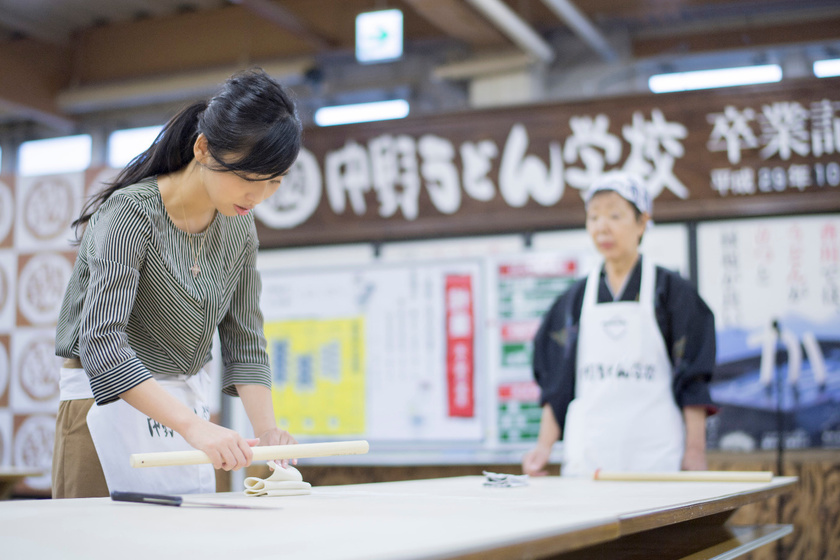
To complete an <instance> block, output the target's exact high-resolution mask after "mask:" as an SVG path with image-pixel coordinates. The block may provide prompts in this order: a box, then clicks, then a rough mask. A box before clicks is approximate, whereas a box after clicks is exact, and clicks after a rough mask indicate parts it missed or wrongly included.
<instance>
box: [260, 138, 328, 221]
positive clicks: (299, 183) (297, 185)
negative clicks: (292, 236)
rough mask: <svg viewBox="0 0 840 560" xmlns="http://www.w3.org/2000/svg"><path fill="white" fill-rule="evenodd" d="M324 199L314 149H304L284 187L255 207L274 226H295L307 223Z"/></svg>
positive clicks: (261, 216) (263, 219) (261, 217)
mask: <svg viewBox="0 0 840 560" xmlns="http://www.w3.org/2000/svg"><path fill="white" fill-rule="evenodd" d="M319 202H321V170H320V168H319V167H318V160H317V159H316V158H315V156H314V155H313V154H312V152H310V151H308V150H305V149H301V151H300V154H299V155H298V158H297V161H295V164H294V165H293V166H292V168H291V169H290V170H289V173H288V174H286V176H285V177H284V178H283V182H282V183H281V184H280V188H278V189H277V192H275V193H274V194H273V195H271V197H270V198H268V199H266V200H265V201H264V202H263V203H262V204H260V205H259V206H257V207H256V208H254V214H255V215H256V217H257V218H259V219H260V221H261V222H262V223H264V224H265V225H266V226H268V227H270V228H273V229H291V228H293V227H295V226H297V225H300V224H302V223H303V222H305V221H306V220H307V219H309V217H310V216H311V215H312V214H313V212H315V209H316V208H318V203H319Z"/></svg>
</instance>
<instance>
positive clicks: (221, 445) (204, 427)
mask: <svg viewBox="0 0 840 560" xmlns="http://www.w3.org/2000/svg"><path fill="white" fill-rule="evenodd" d="M196 419H197V420H198V422H195V423H193V424H191V425H190V426H189V428H187V429H186V430H184V433H183V434H182V435H183V436H184V439H186V440H187V443H189V444H190V445H191V446H193V447H195V448H196V449H200V450H201V451H204V453H206V454H207V456H208V457H210V461H211V462H212V463H213V468H215V469H223V470H226V471H237V470H239V469H242V468H245V467H247V466H250V465H251V460H252V459H253V457H254V452H253V451H251V446H250V445H249V444H248V440H246V439H245V438H243V437H242V436H241V435H239V434H238V433H237V432H235V431H233V430H230V429H228V428H225V427H223V426H219V425H217V424H213V423H212V422H208V421H206V420H202V419H200V418H198V417H196Z"/></svg>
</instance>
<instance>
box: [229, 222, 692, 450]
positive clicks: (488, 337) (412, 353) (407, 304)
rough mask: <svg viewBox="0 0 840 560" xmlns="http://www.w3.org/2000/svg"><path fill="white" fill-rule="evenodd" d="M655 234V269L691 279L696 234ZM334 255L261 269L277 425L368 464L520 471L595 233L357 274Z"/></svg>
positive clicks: (494, 244) (398, 255)
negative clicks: (547, 321)
mask: <svg viewBox="0 0 840 560" xmlns="http://www.w3.org/2000/svg"><path fill="white" fill-rule="evenodd" d="M648 233H649V235H646V239H645V241H644V243H643V246H642V251H643V252H644V254H645V255H647V256H648V258H652V259H653V260H654V261H656V262H659V263H661V264H663V265H665V266H667V267H669V268H673V269H676V270H679V271H684V270H687V269H688V233H687V227H685V226H682V225H662V226H657V227H656V228H654V229H653V230H651V231H650V232H648ZM324 251H327V253H324ZM328 253H329V250H326V249H324V248H313V249H312V258H308V257H307V256H306V250H305V249H295V250H294V252H293V253H290V252H289V250H270V251H262V252H261V253H260V258H259V260H258V268H259V269H260V271H261V273H262V279H263V293H262V300H261V304H262V309H263V313H264V318H265V333H266V340H267V347H268V352H269V358H270V361H271V369H272V376H273V379H272V381H273V387H274V388H273V397H274V407H275V414H276V416H277V419H278V423H279V425H280V426H281V427H283V428H284V429H287V430H288V431H289V432H291V433H292V434H293V435H294V436H295V437H296V438H297V439H298V440H299V441H307V442H309V441H327V440H342V439H366V440H368V441H369V442H370V443H371V453H370V454H368V456H367V457H365V458H364V459H363V460H362V459H360V461H363V462H365V463H368V464H380V463H382V464H388V463H389V462H391V460H392V459H391V458H390V457H388V453H389V452H393V453H398V455H399V457H398V458H399V460H401V461H404V462H406V461H407V462H410V463H412V464H418V463H423V462H435V461H450V462H460V463H469V462H476V461H478V462H480V461H484V462H494V461H500V462H503V461H507V460H511V461H514V462H518V461H519V460H520V459H521V455H522V453H523V452H524V451H525V450H527V449H529V448H530V447H531V446H532V445H533V444H534V442H535V441H536V439H537V435H538V432H539V423H540V417H541V409H540V406H539V398H540V392H539V387H538V386H537V385H536V384H535V383H534V381H533V375H532V373H531V361H532V356H533V344H532V340H533V336H534V334H535V333H536V330H537V328H538V327H539V324H540V322H541V320H542V317H543V315H544V314H545V312H546V311H547V310H548V308H549V307H550V306H551V304H552V303H553V302H554V300H555V299H556V298H557V297H558V296H559V295H561V294H562V293H564V292H565V291H566V290H567V289H568V288H569V287H570V286H571V285H572V284H573V283H574V282H575V281H577V280H578V279H580V278H582V277H583V276H585V274H587V273H588V272H589V270H590V269H592V267H594V266H597V265H598V264H599V260H598V258H597V254H596V253H595V252H594V250H593V248H592V246H591V241H589V240H588V237H587V236H586V233H585V232H583V231H582V230H569V231H564V232H554V233H544V234H540V236H539V237H538V236H534V238H533V246H532V247H531V248H526V247H525V246H524V245H521V246H520V245H518V242H516V241H515V240H513V239H501V238H498V237H491V238H487V239H481V238H463V239H448V240H437V241H434V242H432V241H427V242H417V243H416V244H415V245H412V244H395V246H394V247H390V246H389V244H384V245H383V246H382V247H381V248H380V256H379V257H376V256H372V255H361V254H359V255H357V257H358V262H355V263H354V262H349V260H347V259H345V260H344V261H337V260H335V259H330V258H324V256H325V255H326V254H328ZM290 262H293V263H294V264H293V265H292V264H290ZM240 418H241V419H242V420H243V421H244V423H243V424H241V425H240V426H239V427H238V428H237V429H238V430H239V431H241V432H243V433H245V432H247V431H248V430H247V419H245V418H244V416H242V415H241V414H240ZM557 448H558V457H557V458H559V457H561V454H560V453H559V452H560V451H562V446H557ZM345 460H351V461H353V460H354V459H348V458H340V459H338V462H344V461H345Z"/></svg>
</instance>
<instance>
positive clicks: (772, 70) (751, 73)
mask: <svg viewBox="0 0 840 560" xmlns="http://www.w3.org/2000/svg"><path fill="white" fill-rule="evenodd" d="M781 79H782V68H781V66H779V65H778V64H763V65H761V66H742V67H739V68H722V69H719V70H700V71H697V72H675V73H673V74H656V75H654V76H651V77H650V79H649V80H648V87H650V91H652V92H653V93H668V92H671V91H689V90H695V89H711V88H721V87H732V86H746V85H750V84H769V83H772V82H779V81H781Z"/></svg>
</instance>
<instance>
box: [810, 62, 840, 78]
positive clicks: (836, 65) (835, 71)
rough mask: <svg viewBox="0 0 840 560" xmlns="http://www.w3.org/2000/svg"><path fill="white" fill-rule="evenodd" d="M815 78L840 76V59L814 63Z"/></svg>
mask: <svg viewBox="0 0 840 560" xmlns="http://www.w3.org/2000/svg"><path fill="white" fill-rule="evenodd" d="M814 76H816V77H817V78H831V77H833V76H840V58H831V59H828V60H818V61H816V62H815V63H814Z"/></svg>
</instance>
